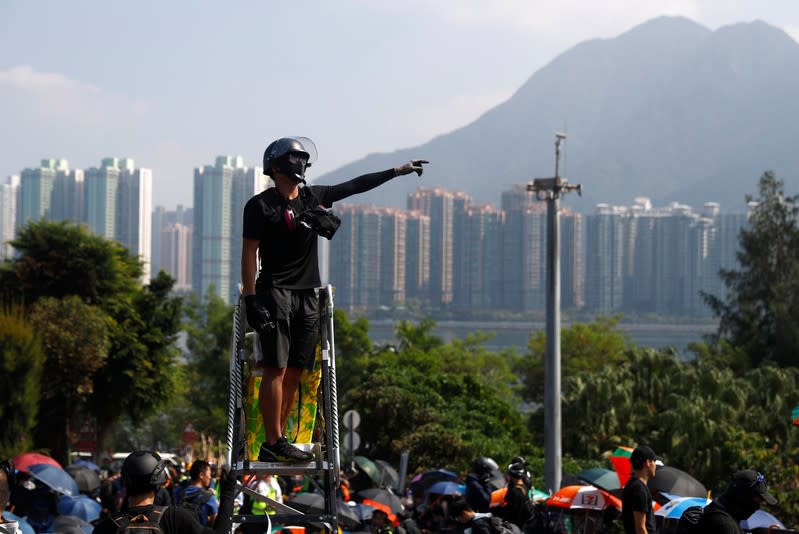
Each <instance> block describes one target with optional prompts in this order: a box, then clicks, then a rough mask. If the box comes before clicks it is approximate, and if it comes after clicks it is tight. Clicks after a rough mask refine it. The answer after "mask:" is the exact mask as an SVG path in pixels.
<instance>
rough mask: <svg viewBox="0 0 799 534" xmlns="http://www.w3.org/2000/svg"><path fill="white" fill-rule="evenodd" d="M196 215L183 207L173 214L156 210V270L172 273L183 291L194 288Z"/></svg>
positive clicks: (154, 265) (154, 240)
mask: <svg viewBox="0 0 799 534" xmlns="http://www.w3.org/2000/svg"><path fill="white" fill-rule="evenodd" d="M192 213H193V210H192V209H191V208H189V209H186V208H184V207H183V206H182V205H180V204H178V206H177V208H176V209H175V210H172V211H167V210H166V209H165V208H163V207H162V206H156V208H155V209H154V210H153V223H152V226H153V244H152V271H153V273H157V272H158V271H160V270H163V271H165V272H167V273H169V274H170V275H171V276H172V278H174V279H175V289H177V290H180V291H186V290H190V289H191V247H192V231H193V224H192V221H193V218H192V217H193V215H192Z"/></svg>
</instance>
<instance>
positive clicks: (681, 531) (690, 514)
mask: <svg viewBox="0 0 799 534" xmlns="http://www.w3.org/2000/svg"><path fill="white" fill-rule="evenodd" d="M704 515H705V509H704V507H702V506H691V507H690V508H686V510H685V511H684V512H683V513H682V516H680V521H679V522H678V523H677V534H699V521H701V520H702V516H704Z"/></svg>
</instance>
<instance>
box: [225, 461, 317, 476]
mask: <svg viewBox="0 0 799 534" xmlns="http://www.w3.org/2000/svg"><path fill="white" fill-rule="evenodd" d="M328 469H331V465H330V463H329V462H317V461H315V460H314V461H311V462H305V463H297V464H290V463H281V462H250V461H244V462H236V463H234V464H233V471H234V472H235V473H237V474H256V473H268V474H272V475H305V474H308V473H318V472H321V471H327V470H328Z"/></svg>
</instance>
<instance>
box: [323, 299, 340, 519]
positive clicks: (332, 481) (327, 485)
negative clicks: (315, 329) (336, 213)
mask: <svg viewBox="0 0 799 534" xmlns="http://www.w3.org/2000/svg"><path fill="white" fill-rule="evenodd" d="M329 297H330V295H329V292H328V291H327V289H326V288H323V290H322V291H320V293H319V301H320V310H319V311H320V343H321V346H322V409H323V412H322V413H323V414H324V418H323V420H324V425H325V427H324V440H325V442H326V443H325V448H324V451H325V455H326V460H327V467H328V468H327V469H326V470H325V471H324V473H323V475H324V476H323V486H324V487H323V493H324V495H325V512H326V513H327V514H329V515H335V514H336V503H337V498H336V489H337V488H336V482H337V480H338V473H335V476H334V474H333V473H332V470H333V463H332V462H331V452H332V448H333V437H334V432H333V424H334V423H333V422H334V418H333V408H332V407H333V403H332V402H331V387H330V380H329V376H330V349H329V346H330V344H329V335H330V321H329V314H330V309H329V306H328V302H329Z"/></svg>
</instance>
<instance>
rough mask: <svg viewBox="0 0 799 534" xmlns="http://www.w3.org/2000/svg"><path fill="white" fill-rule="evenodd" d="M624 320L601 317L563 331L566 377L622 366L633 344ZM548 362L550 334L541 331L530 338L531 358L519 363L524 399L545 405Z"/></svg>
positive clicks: (563, 363)
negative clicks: (622, 324)
mask: <svg viewBox="0 0 799 534" xmlns="http://www.w3.org/2000/svg"><path fill="white" fill-rule="evenodd" d="M620 320H621V316H620V315H617V316H614V317H605V316H600V317H597V318H596V319H595V320H594V321H593V322H591V323H574V324H573V325H572V326H570V327H569V328H563V329H561V334H560V335H561V369H562V374H563V376H564V377H568V376H571V375H572V374H574V373H578V372H580V371H592V370H599V369H603V368H605V367H607V366H614V365H616V364H617V363H620V362H622V361H623V360H624V351H625V349H627V348H628V347H629V346H630V345H631V342H630V339H629V337H628V336H627V335H626V334H625V333H624V332H622V331H620V330H619V329H618V324H619V321H620ZM545 361H546V333H545V332H544V331H538V332H535V333H533V334H532V335H531V336H530V341H529V354H528V355H526V357H524V358H522V359H520V360H518V362H517V365H516V370H517V372H518V373H519V374H520V375H521V376H522V377H523V382H524V391H523V396H524V399H525V400H526V401H528V402H537V403H541V402H543V401H544V382H545V375H544V364H545Z"/></svg>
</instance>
